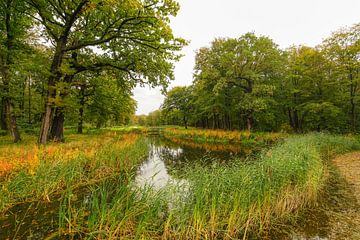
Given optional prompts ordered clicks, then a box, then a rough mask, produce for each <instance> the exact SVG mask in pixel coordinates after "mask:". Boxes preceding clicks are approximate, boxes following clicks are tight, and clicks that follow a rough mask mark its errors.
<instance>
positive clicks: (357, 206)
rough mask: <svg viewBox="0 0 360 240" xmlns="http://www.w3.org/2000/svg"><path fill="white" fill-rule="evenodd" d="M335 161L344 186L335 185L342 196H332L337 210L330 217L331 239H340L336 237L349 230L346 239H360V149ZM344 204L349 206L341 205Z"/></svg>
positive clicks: (334, 208)
mask: <svg viewBox="0 0 360 240" xmlns="http://www.w3.org/2000/svg"><path fill="white" fill-rule="evenodd" d="M333 163H334V165H335V167H336V171H337V173H338V177H339V179H340V182H342V184H341V185H342V186H343V187H341V188H338V187H335V186H334V185H333V187H334V188H337V189H338V191H336V192H337V193H338V194H341V195H342V196H339V195H338V196H336V195H337V194H334V195H333V196H332V197H331V198H332V200H333V204H334V207H333V210H335V211H333V212H332V213H333V214H331V215H332V216H333V217H331V218H330V219H331V220H330V229H331V231H330V239H338V238H336V237H338V236H341V235H342V233H341V232H348V231H350V233H351V234H350V236H349V235H348V237H347V238H346V239H360V151H357V152H352V153H348V154H344V155H340V156H338V157H336V158H335V159H334V160H333ZM336 199H338V200H340V199H342V201H336ZM344 205H346V206H347V207H346V208H344V207H341V206H344ZM337 207H339V208H337ZM336 209H341V211H336ZM348 233H349V232H348ZM333 237H335V238H333ZM344 239H345V238H344Z"/></svg>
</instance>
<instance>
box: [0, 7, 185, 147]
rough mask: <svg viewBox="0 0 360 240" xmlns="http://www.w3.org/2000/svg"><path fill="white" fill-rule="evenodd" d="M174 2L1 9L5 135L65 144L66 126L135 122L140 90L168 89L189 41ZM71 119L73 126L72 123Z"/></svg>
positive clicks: (0, 65) (0, 95)
mask: <svg viewBox="0 0 360 240" xmlns="http://www.w3.org/2000/svg"><path fill="white" fill-rule="evenodd" d="M178 9H179V5H178V3H176V2H174V1H165V2H162V1H161V2H157V1H149V3H146V2H145V3H142V2H140V1H135V0H134V1H112V0H107V1H90V0H81V1H47V0H33V1H32V0H29V1H27V0H26V1H24V0H2V1H1V2H0V24H1V25H0V47H1V51H0V70H1V78H0V88H1V92H0V98H1V105H0V107H1V116H0V119H1V121H0V122H1V130H2V131H3V132H4V131H9V132H10V133H11V135H12V136H13V138H14V141H15V142H18V141H20V140H21V134H20V132H21V131H20V129H35V131H36V130H37V131H38V132H39V142H40V143H42V144H45V143H47V142H48V141H49V140H53V141H63V139H64V134H63V129H64V124H67V125H74V124H75V125H77V128H78V132H79V133H81V132H82V129H83V125H84V124H86V123H88V124H90V125H91V126H97V127H101V126H104V125H105V124H106V123H107V124H108V125H121V124H127V123H129V120H130V118H131V117H132V115H133V114H134V113H135V109H136V103H135V101H134V100H133V98H132V92H131V91H132V89H133V88H134V86H136V85H137V84H140V85H150V86H153V87H154V86H163V87H166V86H167V85H168V83H169V81H170V80H171V79H173V74H172V70H173V63H174V62H175V61H176V60H177V59H178V58H179V56H180V55H179V54H178V51H179V50H181V48H182V46H184V45H185V44H186V41H185V40H183V39H181V38H176V37H175V36H173V34H172V31H171V28H170V26H169V21H170V20H169V17H170V16H172V15H175V14H176V12H177V11H178ZM65 119H66V122H65Z"/></svg>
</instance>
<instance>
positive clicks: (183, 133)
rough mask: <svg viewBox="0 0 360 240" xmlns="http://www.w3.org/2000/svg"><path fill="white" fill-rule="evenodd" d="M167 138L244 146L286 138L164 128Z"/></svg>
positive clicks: (282, 135)
mask: <svg viewBox="0 0 360 240" xmlns="http://www.w3.org/2000/svg"><path fill="white" fill-rule="evenodd" d="M162 134H163V135H164V136H165V137H170V138H180V139H188V140H189V139H190V140H193V141H195V142H200V143H204V142H210V143H214V142H215V143H216V142H217V143H241V144H242V145H254V144H261V145H262V144H268V143H274V142H276V141H278V140H279V139H280V138H283V137H284V134H281V133H265V132H249V131H224V130H210V129H197V128H189V129H184V128H175V127H172V128H164V129H163V131H162Z"/></svg>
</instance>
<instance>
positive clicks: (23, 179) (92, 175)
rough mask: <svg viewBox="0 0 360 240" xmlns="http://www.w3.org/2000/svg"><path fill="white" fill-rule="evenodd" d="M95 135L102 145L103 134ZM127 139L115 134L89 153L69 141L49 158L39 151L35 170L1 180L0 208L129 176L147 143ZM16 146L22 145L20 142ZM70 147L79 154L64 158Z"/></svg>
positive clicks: (53, 196) (3, 208) (140, 160)
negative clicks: (63, 149)
mask: <svg viewBox="0 0 360 240" xmlns="http://www.w3.org/2000/svg"><path fill="white" fill-rule="evenodd" d="M85 137H86V136H85ZM124 137H125V139H123V138H124ZM98 138H99V139H100V144H101V140H102V137H101V136H98ZM126 138H127V136H123V135H120V136H118V135H117V136H114V137H112V138H111V140H106V141H105V139H104V145H102V146H100V147H98V148H97V149H96V151H95V153H94V154H92V155H91V156H88V155H87V154H85V153H82V152H81V150H79V149H78V148H79V147H80V148H81V147H85V146H82V145H80V146H79V145H74V146H72V145H71V143H70V144H69V145H68V146H67V145H65V146H64V148H65V151H62V152H55V156H53V157H51V158H50V157H48V156H47V155H46V151H41V150H39V153H38V154H37V156H36V157H37V158H39V159H41V160H40V162H39V165H38V166H36V170H35V171H34V172H30V171H29V170H28V169H24V170H20V171H19V172H16V173H13V174H12V175H11V176H10V177H8V178H7V179H6V180H5V181H3V182H2V183H1V189H0V211H4V210H5V209H7V208H9V207H11V206H12V205H14V204H17V203H21V202H24V201H35V200H46V201H51V200H54V198H57V197H59V194H61V193H62V192H63V191H66V189H76V188H81V187H83V186H88V185H91V184H95V183H96V182H98V181H102V180H104V179H106V178H109V177H112V176H117V175H119V174H122V175H123V176H129V175H130V174H131V173H133V172H134V171H135V170H136V168H137V166H138V164H139V163H141V162H142V161H143V159H145V157H146V155H147V154H148V145H147V143H146V141H145V139H144V138H142V137H140V138H138V139H136V140H134V142H132V141H133V140H131V139H130V140H128V141H129V142H126V141H127V139H126ZM122 144H125V145H124V146H123V145H122ZM84 145H86V141H84ZM15 147H18V148H21V145H19V146H15ZM50 147H51V146H50ZM56 147H57V146H56ZM60 147H61V146H60ZM44 149H46V147H45V148H44ZM72 150H73V151H76V153H78V152H80V153H79V154H76V155H75V157H74V158H70V159H68V160H64V156H63V155H61V154H62V153H64V152H65V153H66V152H68V151H72ZM90 150H91V149H90Z"/></svg>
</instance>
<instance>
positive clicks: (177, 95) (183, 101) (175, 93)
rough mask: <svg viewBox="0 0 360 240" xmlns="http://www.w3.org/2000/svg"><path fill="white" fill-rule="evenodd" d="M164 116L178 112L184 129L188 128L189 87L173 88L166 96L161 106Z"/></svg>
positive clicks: (189, 108)
mask: <svg viewBox="0 0 360 240" xmlns="http://www.w3.org/2000/svg"><path fill="white" fill-rule="evenodd" d="M162 110H163V111H164V114H169V112H171V111H174V110H176V111H178V112H179V113H180V114H181V118H182V121H183V124H184V126H185V128H186V129H187V127H188V120H189V114H190V110H191V89H190V88H189V87H174V88H173V89H171V90H170V91H169V92H168V93H167V94H166V98H165V100H164V103H163V105H162Z"/></svg>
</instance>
